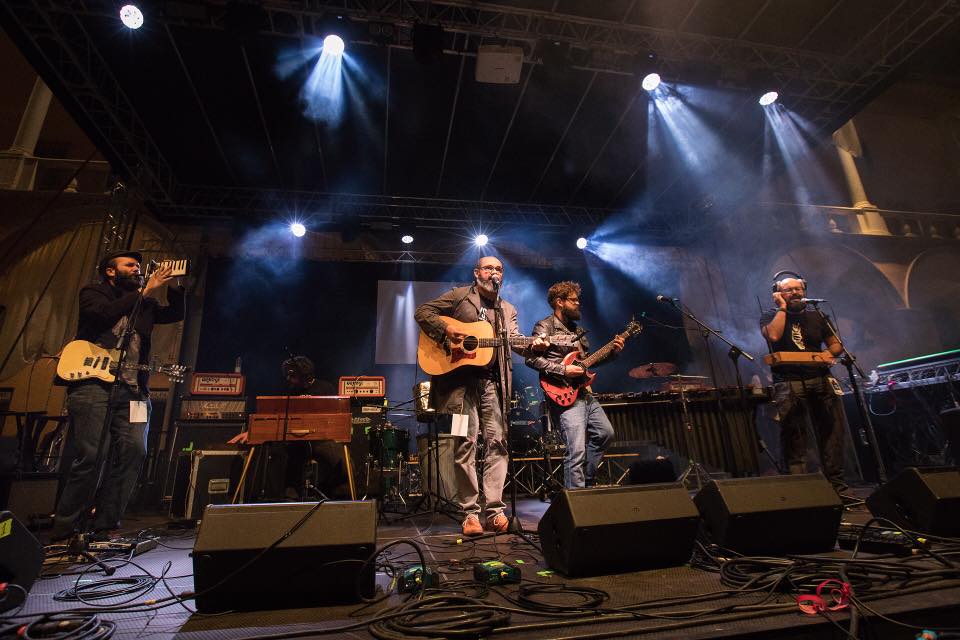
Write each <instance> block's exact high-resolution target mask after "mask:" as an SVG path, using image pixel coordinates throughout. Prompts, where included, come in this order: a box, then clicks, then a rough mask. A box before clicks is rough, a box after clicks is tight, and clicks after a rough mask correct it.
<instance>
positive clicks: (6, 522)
mask: <svg viewBox="0 0 960 640" xmlns="http://www.w3.org/2000/svg"><path fill="white" fill-rule="evenodd" d="M42 565H43V547H41V546H40V543H39V542H37V539H36V538H34V537H33V534H32V533H30V532H29V531H27V528H26V527H25V526H23V524H21V523H20V521H19V520H17V518H16V516H14V515H13V514H12V513H10V512H9V511H2V512H0V582H6V583H9V584H15V585H18V586H19V587H21V588H22V589H23V592H22V593H21V592H20V591H19V590H18V589H14V588H11V587H10V586H9V584H8V586H7V589H6V593H4V595H3V597H2V598H0V611H7V610H9V609H13V608H14V607H18V606H20V605H21V604H22V603H23V601H24V600H25V599H26V595H27V593H29V592H30V587H32V586H33V583H34V581H35V580H36V579H37V576H39V575H40V567H41V566H42Z"/></svg>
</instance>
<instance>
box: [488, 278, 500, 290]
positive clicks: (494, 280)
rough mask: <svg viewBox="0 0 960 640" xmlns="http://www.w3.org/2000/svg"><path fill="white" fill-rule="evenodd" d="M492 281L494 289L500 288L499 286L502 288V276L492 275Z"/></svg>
mask: <svg viewBox="0 0 960 640" xmlns="http://www.w3.org/2000/svg"><path fill="white" fill-rule="evenodd" d="M490 282H492V283H493V288H494V289H499V288H500V277H499V276H491V278H490Z"/></svg>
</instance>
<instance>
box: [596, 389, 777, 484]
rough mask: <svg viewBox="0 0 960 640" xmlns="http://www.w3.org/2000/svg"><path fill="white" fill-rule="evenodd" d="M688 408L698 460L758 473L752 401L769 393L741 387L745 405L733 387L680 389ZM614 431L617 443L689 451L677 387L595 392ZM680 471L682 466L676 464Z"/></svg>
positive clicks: (729, 469) (735, 471)
mask: <svg viewBox="0 0 960 640" xmlns="http://www.w3.org/2000/svg"><path fill="white" fill-rule="evenodd" d="M684 395H685V396H686V398H687V407H688V411H689V414H690V422H691V424H692V430H691V433H690V438H691V439H692V440H691V441H692V442H694V443H695V444H696V451H695V453H696V454H697V456H698V457H699V459H698V460H697V462H699V463H701V464H703V465H704V466H705V467H706V468H707V469H708V470H723V471H726V472H728V473H730V474H731V475H733V476H750V475H756V474H757V473H758V468H759V466H758V461H757V448H758V447H757V432H756V407H757V405H760V404H764V403H767V402H769V401H770V393H769V391H768V390H763V392H762V393H753V389H751V388H745V389H744V394H743V395H744V402H745V406H744V405H743V404H741V400H740V395H739V391H738V389H737V388H736V387H733V388H728V387H724V388H721V389H720V391H719V403H718V401H717V400H718V392H717V391H716V390H714V389H704V390H694V391H687V392H685V393H684ZM596 398H597V400H598V401H599V402H600V404H601V405H602V406H603V408H604V410H605V411H606V413H607V417H608V418H610V422H611V423H612V424H613V429H614V432H615V436H614V444H613V447H612V448H613V450H617V445H618V444H621V445H624V446H622V447H620V448H621V449H623V448H627V445H628V443H631V442H638V441H646V442H656V443H657V444H658V445H660V446H662V447H664V448H666V449H670V450H672V451H675V452H677V453H679V454H681V455H683V456H687V457H689V456H690V455H691V453H692V452H691V451H690V450H689V448H688V445H687V442H688V438H687V434H686V424H685V420H684V415H683V406H682V402H681V398H680V394H679V393H675V392H670V393H598V394H596ZM678 471H680V470H679V469H678Z"/></svg>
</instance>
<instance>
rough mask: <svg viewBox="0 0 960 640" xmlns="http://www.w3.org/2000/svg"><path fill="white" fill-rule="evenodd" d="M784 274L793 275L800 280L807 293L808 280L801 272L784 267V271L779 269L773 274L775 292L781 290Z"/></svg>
mask: <svg viewBox="0 0 960 640" xmlns="http://www.w3.org/2000/svg"><path fill="white" fill-rule="evenodd" d="M783 276H792V277H794V278H796V279H797V280H799V281H800V283H801V284H802V285H803V291H804V293H806V291H807V281H806V280H805V279H804V277H803V276H802V275H800V274H799V273H797V272H796V271H789V270H787V269H784V270H783V271H777V273H776V274H774V276H773V292H774V293H776V292H777V291H779V290H780V281H781V280H783V279H784V278H783Z"/></svg>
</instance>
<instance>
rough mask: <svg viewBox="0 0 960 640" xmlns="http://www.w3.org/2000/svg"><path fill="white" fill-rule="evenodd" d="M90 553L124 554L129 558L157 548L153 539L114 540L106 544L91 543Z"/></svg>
mask: <svg viewBox="0 0 960 640" xmlns="http://www.w3.org/2000/svg"><path fill="white" fill-rule="evenodd" d="M89 548H90V551H91V552H93V553H124V554H128V555H129V556H130V557H131V558H134V557H136V556H139V555H141V554H144V553H146V552H147V551H150V550H152V549H156V548H157V541H156V540H154V539H153V538H146V539H143V540H138V539H134V538H115V539H113V540H107V541H106V542H91V543H90V547H89Z"/></svg>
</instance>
